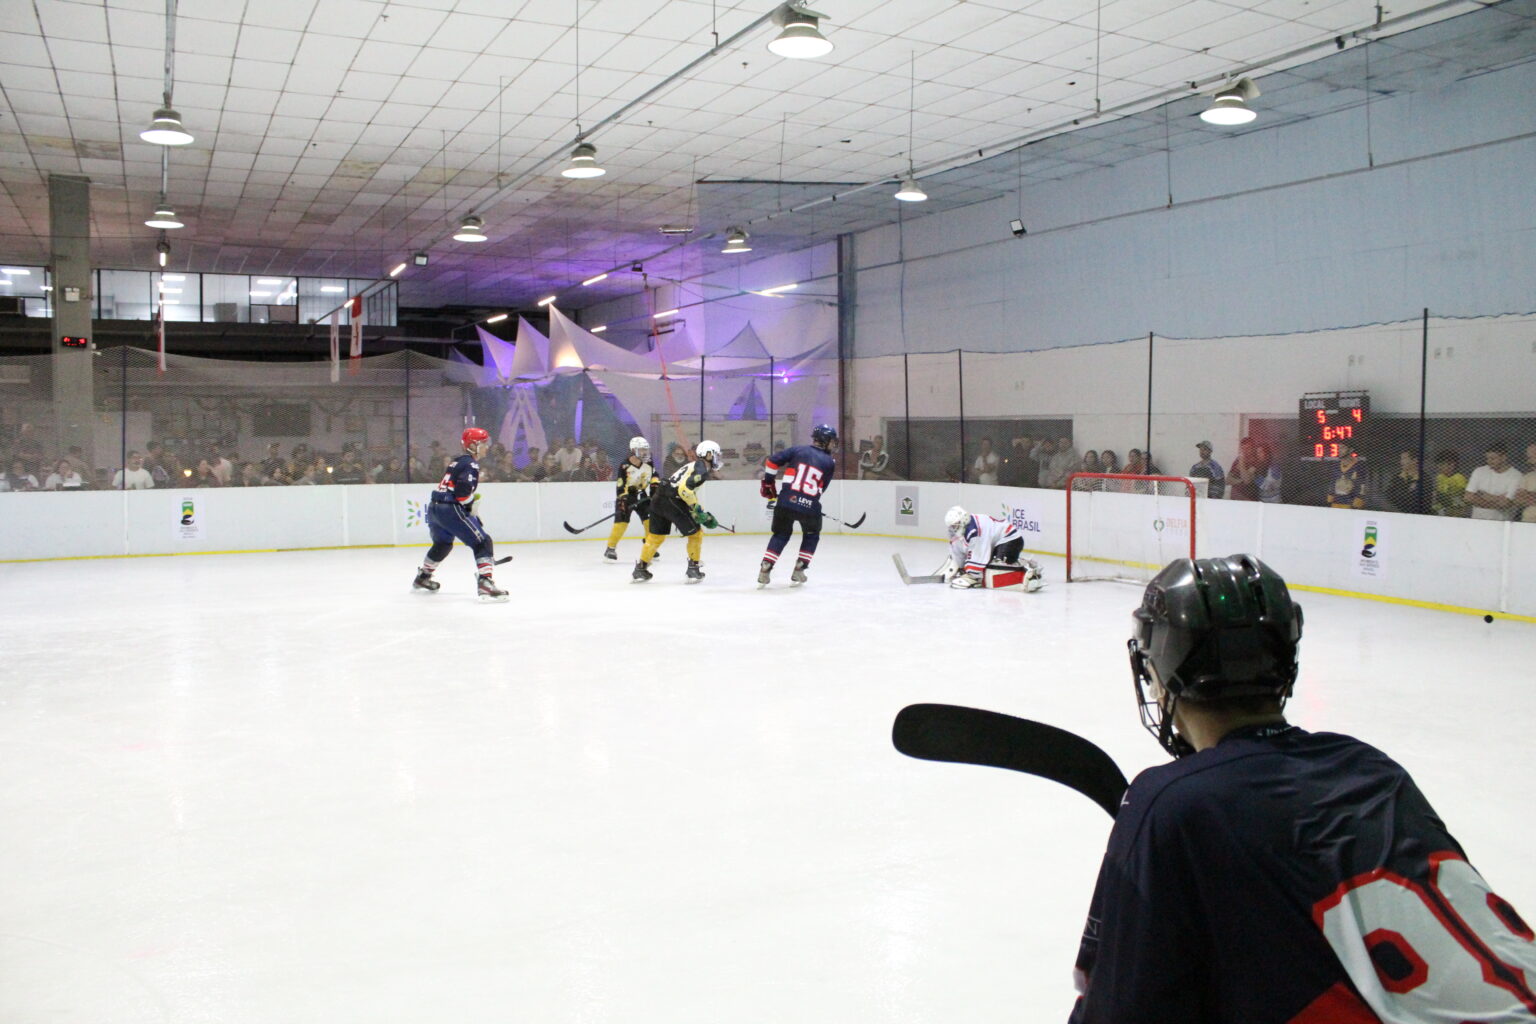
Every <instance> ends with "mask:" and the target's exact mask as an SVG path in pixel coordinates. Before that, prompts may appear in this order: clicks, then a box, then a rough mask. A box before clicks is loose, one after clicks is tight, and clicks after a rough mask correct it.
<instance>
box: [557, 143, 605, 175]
mask: <svg viewBox="0 0 1536 1024" xmlns="http://www.w3.org/2000/svg"><path fill="white" fill-rule="evenodd" d="M607 173H608V172H607V171H606V170H604V169H603V168H602V167H601V166H600V165H599V164H598V162H597V147H596V146H594V145H592V143H590V142H578V143H577V144H576V145H575V147H574V148H573V149H572V150H571V165H570V166H569V167H567V168H566V169H565V170H563V171H561V172H560V176H561V177H562V178H601V177H602V176H603V175H605V174H607Z"/></svg>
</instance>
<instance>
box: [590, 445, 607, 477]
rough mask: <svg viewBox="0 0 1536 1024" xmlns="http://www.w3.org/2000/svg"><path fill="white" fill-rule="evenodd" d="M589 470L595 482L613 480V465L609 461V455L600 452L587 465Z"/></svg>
mask: <svg viewBox="0 0 1536 1024" xmlns="http://www.w3.org/2000/svg"><path fill="white" fill-rule="evenodd" d="M587 468H588V469H590V470H592V479H594V480H612V479H613V463H611V462H609V461H608V453H607V452H605V451H601V450H599V451H598V452H597V453H596V454H594V455H593V456H592V458H591V460H590V461H588V463H587Z"/></svg>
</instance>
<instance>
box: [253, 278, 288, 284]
mask: <svg viewBox="0 0 1536 1024" xmlns="http://www.w3.org/2000/svg"><path fill="white" fill-rule="evenodd" d="M256 283H257V284H282V283H283V279H282V278H280V277H258V278H257V279H256Z"/></svg>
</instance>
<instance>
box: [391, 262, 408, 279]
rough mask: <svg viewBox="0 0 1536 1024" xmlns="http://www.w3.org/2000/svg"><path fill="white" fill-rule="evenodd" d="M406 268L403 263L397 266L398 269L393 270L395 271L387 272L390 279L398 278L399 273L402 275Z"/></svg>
mask: <svg viewBox="0 0 1536 1024" xmlns="http://www.w3.org/2000/svg"><path fill="white" fill-rule="evenodd" d="M407 266H408V264H405V263H402V264H400V265H399V266H398V267H396V268H395V269H394V270H391V271H390V272H389V276H390V277H399V276H400V275H401V273H403V272H404V271H405V268H406V267H407Z"/></svg>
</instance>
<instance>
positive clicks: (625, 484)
mask: <svg viewBox="0 0 1536 1024" xmlns="http://www.w3.org/2000/svg"><path fill="white" fill-rule="evenodd" d="M613 483H614V487H615V489H616V491H617V493H615V494H614V496H613V530H612V531H611V532H610V533H609V534H608V547H607V549H606V550H605V551H604V552H603V557H604V558H611V559H614V560H615V561H617V560H618V557H619V550H618V548H619V540H620V539H621V538H622V537H623V536H624V531H625V530H628V529H629V517H630V515H631V514H632V513H633V514H634V515H637V516H639V517H640V525H641V527H644V526H645V521H646V520H647V519H649V518H650V516H651V495H652V493H653V492H654V491H655V490H656V485H657V484H659V483H661V478H660V477H658V476H657V475H656V463H654V462H652V461H651V443H650V442H649V441H647V440H646V439H645V438H643V437H632V438H630V439H629V458H627V459H625V460H624V461H623V462H621V463H619V469H618V472H617V473H615V474H614V478H613ZM653 557H654V556H653Z"/></svg>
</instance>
